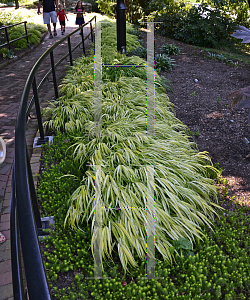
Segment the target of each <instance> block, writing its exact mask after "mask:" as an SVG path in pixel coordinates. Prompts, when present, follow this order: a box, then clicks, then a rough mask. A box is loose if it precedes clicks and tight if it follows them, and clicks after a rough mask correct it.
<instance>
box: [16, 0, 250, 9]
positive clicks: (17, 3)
mask: <svg viewBox="0 0 250 300" xmlns="http://www.w3.org/2000/svg"><path fill="white" fill-rule="evenodd" d="M249 1H250V0H249ZM15 5H16V9H18V8H19V2H18V0H15Z"/></svg>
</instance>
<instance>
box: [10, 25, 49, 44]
mask: <svg viewBox="0 0 250 300" xmlns="http://www.w3.org/2000/svg"><path fill="white" fill-rule="evenodd" d="M46 31H47V29H46V28H45V27H44V26H42V25H37V24H27V32H28V34H30V33H31V36H29V44H33V45H38V44H39V43H40V39H41V36H42V33H44V32H46ZM24 35H26V33H25V28H24V26H23V25H19V26H15V27H13V28H12V29H10V31H9V38H10V40H11V41H12V40H14V39H17V38H19V37H21V36H24ZM13 45H14V46H15V47H16V48H21V49H23V48H27V47H28V46H29V45H28V43H27V40H26V38H24V39H21V40H18V41H16V42H13Z"/></svg>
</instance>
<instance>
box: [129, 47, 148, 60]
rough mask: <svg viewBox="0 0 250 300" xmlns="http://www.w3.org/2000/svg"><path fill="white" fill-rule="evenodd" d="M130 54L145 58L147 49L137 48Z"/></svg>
mask: <svg viewBox="0 0 250 300" xmlns="http://www.w3.org/2000/svg"><path fill="white" fill-rule="evenodd" d="M131 54H133V55H136V56H139V57H141V58H147V49H146V48H145V47H138V48H136V49H134V50H133V51H131Z"/></svg>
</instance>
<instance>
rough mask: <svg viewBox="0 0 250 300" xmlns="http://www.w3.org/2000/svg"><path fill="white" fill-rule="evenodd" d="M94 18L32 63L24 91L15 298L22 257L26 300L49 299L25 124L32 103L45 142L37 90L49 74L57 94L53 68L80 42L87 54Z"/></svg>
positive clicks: (15, 190) (15, 182)
mask: <svg viewBox="0 0 250 300" xmlns="http://www.w3.org/2000/svg"><path fill="white" fill-rule="evenodd" d="M93 21H94V22H96V17H93V18H92V19H91V20H90V21H89V22H87V23H86V24H84V25H83V26H82V27H80V28H78V29H76V30H74V31H73V32H72V33H70V34H68V35H67V36H65V37H64V38H62V39H61V40H60V41H58V42H56V43H55V44H54V45H53V46H52V47H50V48H49V49H48V50H47V51H46V52H45V53H44V54H43V55H42V56H41V57H40V58H39V59H38V60H37V62H36V63H35V65H34V66H33V68H32V70H31V72H30V74H29V76H28V79H27V81H26V84H25V87H24V90H23V94H22V98H21V103H20V107H19V111H18V116H17V123H16V130H15V161H14V168H13V175H12V183H11V208H10V225H11V226H10V228H11V260H12V281H13V292H14V299H15V300H17V299H20V300H23V299H25V290H24V284H23V277H24V276H23V273H22V272H23V270H22V263H21V261H22V260H23V266H24V271H25V278H26V282H27V290H28V295H29V299H30V300H47V299H51V298H50V292H49V288H48V284H47V279H46V273H45V269H44V265H43V260H42V256H41V252H40V246H39V241H38V232H40V233H41V232H42V222H41V216H40V211H39V207H38V202H37V196H36V191H35V186H34V182H33V177H32V171H31V167H30V158H29V154H28V150H27V145H26V139H25V130H26V123H27V120H28V116H29V114H30V110H31V108H32V106H33V104H34V102H35V107H36V113H37V120H38V126H39V131H40V142H41V143H44V141H45V137H44V131H43V126H42V119H41V113H40V105H39V99H38V92H39V90H40V89H41V88H42V86H43V84H44V82H45V81H46V79H47V78H48V76H49V75H50V74H51V73H52V76H53V83H54V91H55V97H56V98H57V97H58V89H57V81H56V68H57V66H59V65H60V64H61V63H62V61H63V60H64V59H66V58H67V57H68V56H69V58H70V59H69V61H70V65H72V64H73V59H72V52H73V51H75V49H76V48H77V47H80V45H81V44H82V45H83V53H84V55H86V53H85V46H84V41H85V40H86V39H87V38H89V36H91V40H92V41H93V40H94V34H93V27H92V22H93ZM87 24H90V33H89V34H88V35H87V36H86V37H85V38H84V35H83V27H84V26H86V25H87ZM79 30H80V31H81V41H80V42H79V43H78V44H77V45H76V46H75V47H74V48H73V49H72V48H71V42H70V41H71V36H72V35H73V34H75V33H76V32H78V31H79ZM66 40H67V41H68V52H67V54H66V55H64V56H63V57H62V58H61V59H60V60H59V61H58V62H57V63H56V64H55V63H54V56H53V51H54V50H55V49H56V48H57V46H59V45H60V44H62V43H63V42H64V41H66ZM47 56H50V62H51V69H50V71H49V72H48V73H47V74H46V75H45V76H44V78H43V79H42V81H41V82H40V83H39V85H38V86H37V83H36V73H37V71H38V69H39V67H40V66H41V64H42V63H43V62H44V60H45V58H46V57H47ZM31 88H32V89H33V97H32V98H31V100H30V102H29V97H30V90H31ZM28 102H29V103H28Z"/></svg>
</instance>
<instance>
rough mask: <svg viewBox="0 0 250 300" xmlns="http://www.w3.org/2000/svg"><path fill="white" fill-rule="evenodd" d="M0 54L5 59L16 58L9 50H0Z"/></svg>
mask: <svg viewBox="0 0 250 300" xmlns="http://www.w3.org/2000/svg"><path fill="white" fill-rule="evenodd" d="M0 53H1V54H2V56H3V58H6V57H7V58H12V57H13V56H14V52H13V51H12V50H9V49H7V48H2V49H0Z"/></svg>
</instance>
